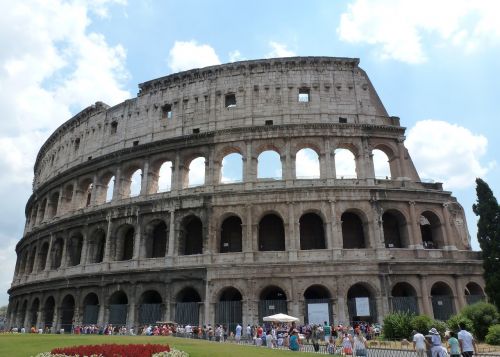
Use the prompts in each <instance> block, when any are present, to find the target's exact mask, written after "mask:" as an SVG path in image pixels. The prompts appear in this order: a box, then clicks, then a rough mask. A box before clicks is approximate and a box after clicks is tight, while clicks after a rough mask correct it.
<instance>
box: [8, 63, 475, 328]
mask: <svg viewBox="0 0 500 357" xmlns="http://www.w3.org/2000/svg"><path fill="white" fill-rule="evenodd" d="M358 62H359V61H358V60H357V59H349V58H330V57H296V58H280V59H269V60H255V61H245V62H237V63H231V64H225V65H220V66H213V67H207V68H203V69H194V70H190V71H186V72H181V73H177V74H173V75H169V76H167V77H163V78H159V79H155V80H152V81H149V82H146V83H142V84H141V85H140V86H139V87H140V91H139V94H138V96H137V98H133V99H130V100H127V101H125V102H123V103H121V104H118V105H116V106H114V107H109V106H107V105H105V104H103V103H100V102H98V103H96V104H95V105H93V106H91V107H89V108H87V109H85V110H83V111H82V112H80V113H79V114H77V115H76V116H75V117H73V118H71V119H70V120H68V121H67V122H66V123H64V124H63V125H62V126H61V127H59V128H58V129H57V130H56V131H55V132H54V133H53V134H52V135H51V137H50V138H49V139H48V140H47V141H46V143H45V144H44V145H43V146H42V148H41V149H40V152H39V154H38V156H37V160H36V163H35V167H34V173H35V176H34V181H33V194H32V196H31V197H30V198H29V200H28V203H27V205H26V227H25V231H24V235H23V237H22V239H21V240H20V242H19V243H18V244H17V247H16V252H17V256H18V259H17V264H16V270H15V275H14V278H13V282H12V286H11V289H10V290H9V294H10V303H9V308H8V316H9V325H10V326H21V325H24V326H26V327H30V326H33V325H36V326H37V327H44V326H48V327H53V328H66V329H67V330H69V329H70V328H71V325H72V324H81V323H99V324H101V325H102V324H104V323H108V322H111V323H114V324H126V325H128V326H137V325H140V324H144V323H147V322H152V321H156V320H177V321H178V322H181V323H186V322H190V323H199V324H207V323H211V324H213V323H226V324H230V325H231V324H234V323H235V322H242V323H244V324H247V323H255V322H257V321H259V320H260V318H261V317H262V315H265V314H267V313H273V312H288V313H290V314H292V315H296V316H299V317H300V318H301V320H303V321H304V320H305V321H307V319H308V313H307V310H308V306H310V305H309V304H312V303H327V304H328V306H329V315H330V318H331V319H333V320H334V321H335V323H339V322H343V323H347V322H348V321H352V320H359V319H363V320H370V321H373V322H375V321H381V320H382V318H383V316H384V315H386V314H387V313H389V312H390V311H394V310H405V309H410V310H412V311H415V312H420V313H426V314H429V315H431V316H432V315H434V316H435V317H437V318H446V317H447V316H448V315H449V314H451V313H452V312H454V311H457V310H458V309H460V308H462V307H463V306H464V305H466V304H467V303H470V302H472V301H475V300H477V299H480V298H482V297H484V292H483V287H484V282H483V279H482V263H481V260H480V256H479V253H477V252H472V251H471V249H470V244H469V239H470V238H469V235H468V231H467V226H466V223H465V216H464V212H463V209H462V207H461V206H460V205H459V204H458V203H457V201H456V199H455V198H454V197H453V196H452V195H451V193H450V192H447V191H443V189H442V185H441V184H439V183H428V182H422V181H421V180H420V178H419V176H418V173H417V171H416V169H415V167H414V166H413V164H412V161H411V158H410V156H409V154H408V151H407V150H406V148H405V146H404V139H405V137H404V132H405V128H403V127H401V126H400V123H399V118H397V117H391V116H388V114H387V112H386V110H385V108H384V106H383V105H382V103H381V101H380V99H379V97H378V95H377V93H376V91H375V89H374V88H373V86H372V84H371V82H370V80H369V79H368V76H367V75H366V73H365V72H364V71H363V70H362V69H361V68H359V67H358ZM305 148H308V149H311V150H313V151H314V152H315V153H316V154H317V157H318V165H319V177H314V178H300V177H297V175H296V156H297V153H298V152H299V151H300V150H302V149H305ZM338 149H347V150H349V151H350V152H351V153H352V155H353V158H354V159H353V160H354V164H355V167H356V170H355V174H354V175H353V176H349V177H348V176H342V175H340V174H339V173H338V172H337V171H339V170H338V168H339V167H340V163H338V155H337V156H336V153H337V152H338V151H337V150H338ZM374 150H380V151H382V152H383V153H384V154H385V155H386V157H387V159H388V165H389V167H390V176H387V177H384V178H379V177H377V176H376V174H375V168H374V163H373V152H374ZM264 151H273V152H275V153H277V154H278V155H279V160H278V161H279V162H280V163H281V167H282V171H281V172H282V177H281V178H279V179H272V178H267V179H266V178H261V177H260V175H259V158H260V154H261V153H263V152H264ZM235 153H236V154H239V157H240V158H241V167H242V169H241V171H242V173H241V180H238V181H237V182H224V180H223V177H222V174H221V172H222V167H223V159H224V158H225V157H227V155H230V154H235ZM197 158H202V159H204V162H205V169H204V184H202V185H196V186H193V185H192V184H190V173H192V171H193V170H194V169H193V167H192V165H191V164H192V162H193V161H194V160H195V159H197ZM165 163H168V164H167V166H168V165H171V181H170V184H167V185H166V186H164V182H163V181H162V177H163V178H164V177H165V176H162V168H163V167H165ZM278 165H279V163H278ZM190 168H191V169H192V170H191V171H190ZM202 171H203V170H202ZM138 172H139V173H140V174H141V176H134V175H137V173H138ZM202 174H203V173H202ZM134 177H140V182H138V183H137V185H136V186H137V187H140V188H138V189H137V190H138V191H137V192H133V191H134V184H132V181H133V178H134ZM361 298H365V299H361ZM362 301H364V302H366V301H368V305H369V313H368V314H367V313H364V314H363V316H360V315H359V314H358V313H357V312H358V310H357V308H359V306H358V305H357V304H358V303H359V304H360V303H361V302H362Z"/></svg>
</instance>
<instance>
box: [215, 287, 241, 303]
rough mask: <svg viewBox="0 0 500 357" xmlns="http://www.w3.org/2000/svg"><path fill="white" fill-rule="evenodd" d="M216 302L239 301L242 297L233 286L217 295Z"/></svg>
mask: <svg viewBox="0 0 500 357" xmlns="http://www.w3.org/2000/svg"><path fill="white" fill-rule="evenodd" d="M218 296H219V297H218V299H217V300H218V301H241V300H243V296H242V295H241V292H240V291H239V290H238V289H236V288H235V287H233V286H229V287H225V288H223V289H222V290H221V291H220V292H219V295H218Z"/></svg>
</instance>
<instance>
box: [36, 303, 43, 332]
mask: <svg viewBox="0 0 500 357" xmlns="http://www.w3.org/2000/svg"><path fill="white" fill-rule="evenodd" d="M43 312H44V309H43V305H42V300H40V305H39V306H38V311H37V316H36V328H37V329H39V328H43V327H44V326H42V319H43Z"/></svg>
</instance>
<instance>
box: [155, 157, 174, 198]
mask: <svg viewBox="0 0 500 357" xmlns="http://www.w3.org/2000/svg"><path fill="white" fill-rule="evenodd" d="M171 188H172V161H165V162H164V163H163V164H161V166H160V169H159V170H158V190H157V192H167V191H170V189H171Z"/></svg>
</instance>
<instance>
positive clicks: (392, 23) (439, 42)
mask: <svg viewBox="0 0 500 357" xmlns="http://www.w3.org/2000/svg"><path fill="white" fill-rule="evenodd" d="M499 12H500V2H498V1H492V0H482V1H481V0H480V1H467V0H442V1H433V0H420V1H404V0H381V1H368V0H355V1H354V2H353V3H351V4H350V5H349V6H348V10H347V12H346V13H343V14H342V15H341V18H340V25H339V27H338V28H337V32H338V34H339V36H340V39H341V40H343V41H346V42H351V43H365V44H369V45H374V46H376V51H377V54H378V55H379V56H380V57H381V58H393V59H396V60H399V61H403V62H408V63H421V62H424V61H426V60H427V54H426V52H427V51H426V49H427V48H426V47H430V46H436V47H442V46H446V45H448V44H450V45H453V46H458V47H461V48H462V49H463V50H464V52H471V51H475V50H477V49H478V48H481V47H487V46H489V45H491V44H493V43H497V44H498V43H500V22H499V21H497V19H496V17H497V16H496V14H498V13H499ZM429 35H432V41H435V42H433V43H430V42H429V40H428V39H427V38H426V37H427V36H429Z"/></svg>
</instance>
